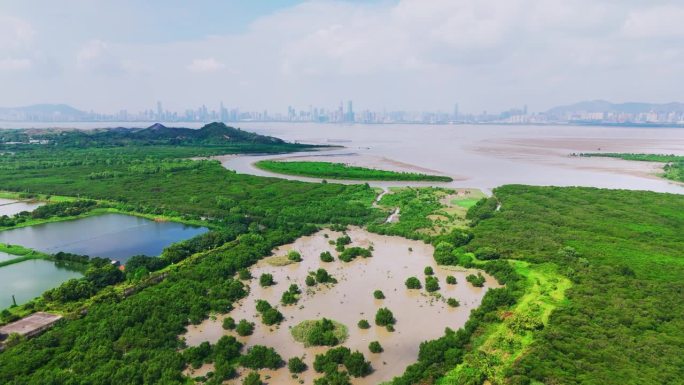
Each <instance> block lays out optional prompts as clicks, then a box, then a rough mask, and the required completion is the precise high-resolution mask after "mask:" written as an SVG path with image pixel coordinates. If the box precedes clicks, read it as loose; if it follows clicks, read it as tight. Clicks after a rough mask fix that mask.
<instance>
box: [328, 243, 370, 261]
mask: <svg viewBox="0 0 684 385" xmlns="http://www.w3.org/2000/svg"><path fill="white" fill-rule="evenodd" d="M372 256H373V253H372V252H371V251H370V249H366V248H364V247H358V246H354V247H348V248H346V249H344V251H342V252H341V253H340V255H338V256H337V258H339V259H340V261H344V262H351V261H353V260H354V259H356V257H362V258H370V257H372Z"/></svg>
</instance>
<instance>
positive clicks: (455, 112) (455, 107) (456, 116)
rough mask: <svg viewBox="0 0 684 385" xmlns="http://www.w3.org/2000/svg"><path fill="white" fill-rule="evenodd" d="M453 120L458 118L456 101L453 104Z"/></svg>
mask: <svg viewBox="0 0 684 385" xmlns="http://www.w3.org/2000/svg"><path fill="white" fill-rule="evenodd" d="M453 119H454V120H458V103H456V104H454V116H453Z"/></svg>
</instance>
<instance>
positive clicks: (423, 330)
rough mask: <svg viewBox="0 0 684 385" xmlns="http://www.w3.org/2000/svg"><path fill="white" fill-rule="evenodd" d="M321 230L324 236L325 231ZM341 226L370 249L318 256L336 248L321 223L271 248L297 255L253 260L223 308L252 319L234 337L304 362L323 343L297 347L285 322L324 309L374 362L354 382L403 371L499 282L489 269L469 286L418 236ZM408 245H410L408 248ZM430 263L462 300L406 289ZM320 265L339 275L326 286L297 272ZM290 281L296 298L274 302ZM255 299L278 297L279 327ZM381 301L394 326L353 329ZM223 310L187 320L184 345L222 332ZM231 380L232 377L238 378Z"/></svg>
mask: <svg viewBox="0 0 684 385" xmlns="http://www.w3.org/2000/svg"><path fill="white" fill-rule="evenodd" d="M325 234H327V235H328V236H329V238H325V236H324V235H325ZM348 234H349V235H350V237H351V239H352V240H353V243H352V245H353V246H363V247H368V246H370V245H373V247H374V251H373V257H372V258H368V259H363V258H357V260H355V261H353V262H351V263H345V262H341V261H339V260H336V261H335V262H332V263H324V262H321V261H320V258H319V255H320V253H321V252H322V251H330V252H331V253H332V254H333V255H335V256H336V255H337V252H336V251H335V250H334V246H331V245H330V244H329V243H328V241H329V240H334V239H336V238H337V237H338V236H340V235H341V233H336V232H331V231H329V230H323V231H321V232H319V233H316V234H314V235H313V236H309V237H303V238H300V239H298V240H297V241H296V242H295V243H294V244H291V245H286V246H283V247H281V248H279V249H277V250H276V251H275V255H285V254H287V252H288V251H289V250H292V249H295V250H298V251H299V252H300V253H301V254H302V257H303V259H304V260H303V261H302V262H301V263H297V264H291V265H287V266H283V267H276V266H271V265H269V264H268V262H267V261H266V260H262V261H261V262H259V263H258V264H257V265H255V266H254V267H253V268H252V275H253V276H254V277H256V278H257V279H253V280H252V281H251V282H249V285H250V294H249V296H248V297H247V298H245V299H243V300H241V301H240V302H239V303H238V304H237V305H236V308H235V309H234V310H233V311H232V312H231V313H229V314H228V315H229V316H231V317H233V318H235V320H236V321H239V320H240V319H243V318H244V319H247V320H250V321H252V322H254V323H255V324H256V325H257V327H256V329H255V333H254V334H253V335H252V336H249V337H238V338H239V339H240V340H241V341H242V342H244V343H246V345H247V346H253V345H257V344H258V345H266V346H272V347H274V348H275V349H276V350H277V351H278V353H279V354H280V355H281V356H283V358H284V359H285V360H287V359H289V358H291V357H293V356H303V355H306V359H305V361H306V362H307V364H308V365H309V367H310V368H311V366H312V363H313V359H314V356H315V354H317V353H321V352H324V351H325V350H326V348H320V347H318V348H316V347H313V348H304V346H303V345H301V344H299V343H296V342H295V341H294V340H293V338H292V337H291V335H290V331H289V328H291V327H293V326H294V325H296V324H298V323H299V322H301V321H303V320H308V319H320V318H322V317H327V318H331V319H334V320H336V321H338V322H341V323H343V324H345V325H346V326H347V327H348V328H349V339H348V340H347V341H346V342H345V343H344V345H345V346H347V347H349V348H351V349H352V350H359V351H361V352H362V353H364V355H365V356H366V358H367V359H369V360H370V361H371V363H372V365H373V367H374V369H375V371H374V372H373V374H371V375H370V376H368V377H366V378H363V379H355V380H354V384H355V385H360V384H364V385H365V384H368V385H371V384H378V383H380V382H382V381H385V380H388V379H390V378H392V377H393V376H396V375H398V374H400V373H402V372H403V371H404V369H405V368H406V366H408V365H410V364H411V363H413V362H415V361H416V360H417V357H418V348H419V345H420V342H422V341H424V340H429V339H434V338H438V337H440V336H442V335H443V334H444V329H445V328H446V327H450V328H452V329H458V328H459V327H461V326H463V325H464V324H465V322H466V320H467V319H468V316H469V314H470V311H471V310H472V309H474V308H476V307H477V306H479V304H480V301H481V300H482V297H483V296H484V294H485V292H486V290H487V288H489V287H496V286H498V285H497V284H496V282H495V280H493V279H492V278H491V277H487V284H486V286H485V287H484V288H475V287H473V286H471V285H470V284H469V283H467V282H466V280H465V276H466V275H467V274H469V273H468V272H465V271H447V270H445V269H442V268H438V267H437V266H436V265H435V262H434V259H433V257H432V252H433V248H432V246H430V245H426V244H424V243H422V242H419V241H411V240H407V239H404V238H400V237H390V236H382V235H377V234H372V233H368V232H366V231H364V230H361V229H358V228H352V229H351V230H350V231H349V232H348ZM409 248H412V249H413V251H409ZM426 266H432V267H433V268H434V270H435V273H436V276H437V277H438V278H439V281H440V286H441V290H440V293H441V294H442V295H443V296H444V297H453V298H456V299H457V300H458V301H460V303H461V306H460V307H458V308H450V307H449V306H448V305H447V304H446V303H445V302H444V301H442V300H439V299H436V298H435V297H434V296H430V295H427V294H425V291H424V290H422V291H413V290H407V289H406V287H405V285H404V282H405V280H406V278H408V277H410V276H417V277H420V279H421V280H422V279H423V269H424V268H425V267H426ZM320 267H323V268H325V269H326V270H328V272H330V273H331V274H332V275H333V276H334V277H335V278H336V279H337V280H338V281H339V282H338V283H337V284H336V285H334V286H332V287H331V288H325V287H320V285H319V287H317V288H316V289H315V291H312V292H308V293H307V292H306V285H305V283H304V279H305V278H306V275H307V273H308V272H309V271H314V270H316V269H318V268H320ZM262 273H271V274H273V276H274V278H275V280H276V282H277V284H276V285H275V286H272V287H268V288H262V287H261V286H259V283H258V277H259V276H260V275H261V274H262ZM447 275H454V276H455V277H456V279H457V281H458V284H456V285H447V284H446V276H447ZM292 283H296V284H297V285H299V287H300V288H301V289H302V290H303V291H305V294H304V295H303V296H302V298H301V299H300V300H299V303H298V304H297V305H293V306H286V307H284V306H280V305H279V303H280V297H281V295H282V293H283V292H284V291H286V290H287V289H288V287H289V286H290V284H292ZM376 289H379V290H382V291H383V292H384V294H385V297H386V299H384V300H376V299H374V297H373V291H374V290H376ZM257 299H265V300H267V301H269V302H270V303H271V304H273V305H279V309H280V311H281V312H282V313H283V315H284V316H285V319H286V320H285V321H284V322H283V323H282V324H281V325H280V326H279V327H268V326H265V325H263V324H262V323H261V321H260V319H259V317H258V314H257V313H256V310H255V306H254V303H255V301H256V300H257ZM380 307H388V308H389V309H390V310H392V312H393V313H394V316H395V317H396V319H397V324H396V331H395V332H393V333H390V332H387V330H386V329H385V328H380V327H377V326H372V327H371V328H370V329H368V330H361V329H359V328H358V327H357V326H356V324H357V322H358V321H359V320H361V319H367V320H369V321H370V322H371V324H373V320H374V317H375V313H376V311H377V309H379V308H380ZM223 318H224V316H219V317H217V319H216V320H211V319H209V320H206V321H204V322H203V323H201V324H200V325H197V326H190V327H188V332H187V334H186V335H185V336H184V338H185V339H186V342H187V344H188V345H197V344H199V343H201V342H203V341H210V342H216V341H217V340H218V339H219V338H220V337H221V336H222V335H223V334H229V333H232V332H226V331H224V330H223V329H222V321H223ZM376 340H377V341H380V343H381V344H382V346H383V347H384V348H385V351H384V352H383V353H381V354H371V353H370V352H369V351H368V344H369V343H370V342H371V341H376ZM263 374H264V375H269V376H271V377H272V378H271V380H270V383H273V384H297V383H298V382H297V381H296V380H293V379H292V378H291V377H290V374H289V372H288V371H287V368H283V369H280V370H277V371H263ZM314 377H317V375H316V374H315V373H314V371H313V369H310V370H309V371H307V372H305V373H304V374H303V378H304V379H305V382H306V383H308V384H310V383H312V382H313V378H314ZM235 383H239V380H238V381H237V382H235Z"/></svg>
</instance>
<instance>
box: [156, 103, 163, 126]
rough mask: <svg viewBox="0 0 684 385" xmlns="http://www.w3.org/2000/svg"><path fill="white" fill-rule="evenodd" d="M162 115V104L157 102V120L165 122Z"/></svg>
mask: <svg viewBox="0 0 684 385" xmlns="http://www.w3.org/2000/svg"><path fill="white" fill-rule="evenodd" d="M162 115H163V112H162V105H161V102H160V101H157V120H159V121H161V120H163V119H162Z"/></svg>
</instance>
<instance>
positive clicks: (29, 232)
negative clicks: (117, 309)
mask: <svg viewBox="0 0 684 385" xmlns="http://www.w3.org/2000/svg"><path fill="white" fill-rule="evenodd" d="M207 231H208V229H206V228H204V227H194V226H188V225H184V224H181V223H176V222H156V221H151V220H149V219H145V218H139V217H135V216H131V215H122V214H103V215H96V216H92V217H87V218H80V219H76V220H73V221H65V222H53V223H46V224H42V225H36V226H29V227H23V228H18V229H11V230H5V231H0V243H7V244H13V245H21V246H24V247H27V248H29V249H34V250H39V251H42V252H46V253H57V252H59V251H64V252H68V253H74V254H80V255H88V256H91V257H104V258H111V259H114V260H117V261H120V262H122V263H125V262H126V260H128V258H130V257H132V256H134V255H141V254H144V255H148V256H157V255H159V254H161V252H162V250H163V249H164V248H165V247H166V246H169V245H171V244H173V243H176V242H179V241H182V240H185V239H189V238H192V237H194V236H196V235H199V234H203V233H205V232H207Z"/></svg>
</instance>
